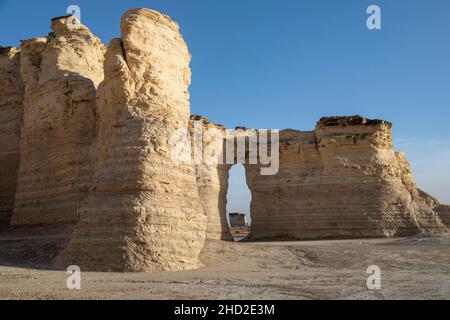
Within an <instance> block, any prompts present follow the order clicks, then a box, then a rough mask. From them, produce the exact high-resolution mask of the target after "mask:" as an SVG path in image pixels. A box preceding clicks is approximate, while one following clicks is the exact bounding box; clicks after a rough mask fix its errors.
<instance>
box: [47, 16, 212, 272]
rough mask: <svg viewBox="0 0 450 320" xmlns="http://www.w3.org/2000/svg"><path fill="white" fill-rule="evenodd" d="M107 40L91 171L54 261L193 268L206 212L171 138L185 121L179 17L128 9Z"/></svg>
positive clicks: (185, 56)
mask: <svg viewBox="0 0 450 320" xmlns="http://www.w3.org/2000/svg"><path fill="white" fill-rule="evenodd" d="M121 34H122V38H121V39H114V40H112V41H111V43H110V44H109V47H108V51H107V54H106V61H105V66H104V68H105V80H104V81H103V82H102V84H101V85H100V87H99V89H98V93H97V98H98V112H97V116H98V135H97V138H96V141H95V150H94V154H95V160H94V172H95V173H94V176H93V182H92V186H91V188H90V190H89V195H88V197H87V198H86V200H85V201H84V202H83V205H82V207H81V209H80V211H79V214H80V221H79V223H78V225H77V227H76V230H75V232H74V235H73V238H72V240H71V242H70V244H69V246H68V247H67V248H66V249H65V250H64V251H63V252H62V253H61V254H60V255H59V257H58V258H57V259H56V261H55V265H56V266H60V267H64V266H67V265H69V264H76V265H79V266H80V267H81V268H82V269H83V270H102V271H103V270H115V271H161V270H165V271H174V270H182V269H191V268H196V267H198V265H199V261H198V256H199V254H200V251H201V249H202V247H203V243H204V240H205V234H206V223H207V221H206V216H205V214H204V212H203V209H202V206H201V203H200V198H199V194H198V189H197V181H196V173H195V166H194V165H183V164H176V163H174V162H173V160H172V159H171V151H172V149H173V147H174V145H173V143H174V141H172V139H171V138H170V137H171V136H172V135H173V133H174V132H175V131H177V130H188V126H189V115H190V106H189V91H188V87H189V85H190V80H191V73H190V69H189V63H190V58H191V57H190V54H189V52H188V48H187V46H186V44H185V42H184V40H183V37H182V36H181V34H180V32H179V27H178V25H177V24H176V23H175V22H173V21H172V20H171V19H170V18H169V17H167V16H164V15H162V14H160V13H158V12H156V11H152V10H147V9H133V10H130V11H128V12H127V13H126V14H125V15H124V16H123V17H122V22H121Z"/></svg>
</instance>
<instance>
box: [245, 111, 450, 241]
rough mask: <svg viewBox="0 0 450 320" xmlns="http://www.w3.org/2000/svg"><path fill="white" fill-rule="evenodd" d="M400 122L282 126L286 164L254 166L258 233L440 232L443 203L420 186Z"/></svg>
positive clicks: (341, 120)
mask: <svg viewBox="0 0 450 320" xmlns="http://www.w3.org/2000/svg"><path fill="white" fill-rule="evenodd" d="M391 128H392V125H391V124H390V123H389V122H386V121H382V120H368V119H365V118H363V117H359V116H354V117H331V118H323V119H321V120H320V121H319V122H318V123H317V126H316V129H315V131H312V132H299V131H294V130H285V131H282V132H281V133H280V170H279V173H278V174H277V175H274V176H262V175H260V171H259V166H250V165H247V166H246V168H247V183H248V186H249V188H250V190H251V192H252V203H251V213H252V229H251V234H250V237H249V238H250V239H253V240H255V239H323V238H354V237H392V236H403V235H415V234H419V233H422V232H440V231H445V230H446V228H445V226H444V225H443V223H442V222H441V220H440V219H439V217H438V215H437V214H436V211H435V210H436V208H437V207H438V202H437V201H436V200H435V199H434V198H432V197H430V196H428V195H427V194H425V193H424V192H422V191H420V190H419V189H417V187H416V185H415V183H414V180H413V177H412V174H411V170H410V167H409V164H408V162H407V161H406V159H405V157H404V155H402V154H400V153H396V152H394V151H393V150H392V138H391Z"/></svg>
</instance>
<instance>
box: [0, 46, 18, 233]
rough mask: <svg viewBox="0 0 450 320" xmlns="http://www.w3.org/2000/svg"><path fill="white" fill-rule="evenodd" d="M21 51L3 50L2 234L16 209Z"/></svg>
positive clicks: (0, 123) (0, 75)
mask: <svg viewBox="0 0 450 320" xmlns="http://www.w3.org/2000/svg"><path fill="white" fill-rule="evenodd" d="M22 101H23V85H22V79H21V76H20V50H19V48H15V47H0V231H2V230H5V229H7V228H8V227H9V224H10V220H11V215H12V212H13V209H14V196H15V192H16V185H17V170H18V168H19V160H20V128H21V127H22V114H23V106H22Z"/></svg>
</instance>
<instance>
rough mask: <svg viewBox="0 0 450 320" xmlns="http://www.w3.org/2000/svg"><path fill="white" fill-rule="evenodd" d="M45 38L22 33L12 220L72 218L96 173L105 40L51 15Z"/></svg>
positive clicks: (29, 223) (45, 222)
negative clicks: (94, 161)
mask: <svg viewBox="0 0 450 320" xmlns="http://www.w3.org/2000/svg"><path fill="white" fill-rule="evenodd" d="M51 27H52V33H50V34H49V35H48V37H46V38H35V39H31V40H25V41H23V42H22V46H21V66H20V68H21V75H22V78H23V82H24V87H25V98H24V112H23V113H24V116H23V128H22V132H21V147H20V157H21V161H20V166H19V171H18V182H17V191H16V196H15V209H14V214H13V216H12V221H11V223H12V226H13V227H15V228H24V227H43V228H45V229H46V230H50V229H51V228H53V227H56V228H57V227H65V226H73V225H74V224H75V223H76V221H77V220H78V209H79V208H80V205H81V201H82V199H83V198H84V197H85V195H86V192H87V190H88V187H89V183H90V177H91V174H92V172H91V166H90V155H89V154H90V146H91V144H92V141H93V138H94V135H95V127H96V121H95V90H96V86H97V85H98V83H99V82H100V81H101V80H102V78H103V75H102V73H103V71H102V64H103V55H104V50H105V48H104V46H103V44H102V43H101V41H100V40H99V39H98V38H97V37H95V36H94V35H93V34H92V33H91V32H90V31H89V29H87V28H86V27H85V26H83V25H80V26H79V28H76V29H73V30H72V29H70V28H69V27H68V25H67V17H59V18H55V19H53V20H52V26H51Z"/></svg>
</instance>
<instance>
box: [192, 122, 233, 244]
mask: <svg viewBox="0 0 450 320" xmlns="http://www.w3.org/2000/svg"><path fill="white" fill-rule="evenodd" d="M195 124H199V125H200V127H201V132H202V143H201V146H202V155H203V156H204V154H207V155H211V156H217V158H215V159H217V163H207V161H205V159H204V158H205V157H202V161H201V163H200V164H196V174H197V184H198V192H199V195H200V200H201V203H202V207H203V211H204V212H205V214H206V216H207V217H208V227H207V230H206V237H207V238H208V239H215V240H225V241H232V240H233V237H232V236H231V233H230V230H229V226H228V220H227V192H228V179H229V171H230V168H231V165H227V164H225V159H224V154H223V151H224V150H225V140H224V138H225V135H226V133H225V128H224V127H222V126H218V125H215V124H213V123H212V122H210V121H209V120H207V119H205V118H203V117H201V116H191V128H190V133H191V136H193V134H194V133H195V129H194V128H195ZM213 132H215V133H217V134H214V133H213ZM208 133H209V134H208ZM219 139H220V140H221V141H220V142H219V143H218V144H217V141H218V140H219ZM218 145H221V146H222V153H220V152H219V150H220V148H218ZM209 146H211V147H209ZM216 152H217V153H216ZM219 159H221V161H220V162H219ZM211 162H212V161H211Z"/></svg>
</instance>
